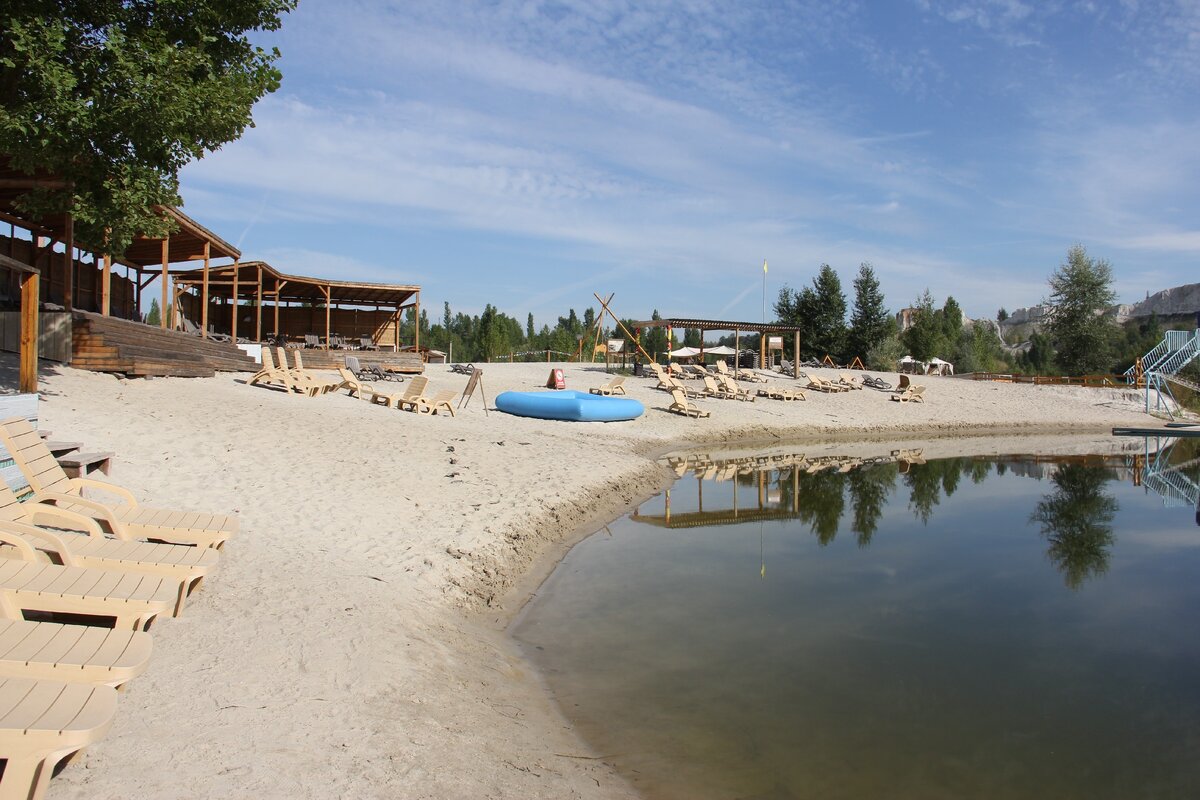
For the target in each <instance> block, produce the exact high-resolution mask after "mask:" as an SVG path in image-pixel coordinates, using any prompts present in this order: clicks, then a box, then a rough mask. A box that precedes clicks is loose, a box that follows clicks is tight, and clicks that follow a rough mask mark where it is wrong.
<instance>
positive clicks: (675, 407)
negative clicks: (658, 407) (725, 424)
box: [667, 386, 708, 417]
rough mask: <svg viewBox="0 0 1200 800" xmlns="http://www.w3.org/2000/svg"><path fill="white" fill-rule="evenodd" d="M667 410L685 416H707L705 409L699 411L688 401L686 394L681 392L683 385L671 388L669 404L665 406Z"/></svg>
mask: <svg viewBox="0 0 1200 800" xmlns="http://www.w3.org/2000/svg"><path fill="white" fill-rule="evenodd" d="M667 410H668V411H673V412H675V413H676V414H683V415H684V416H685V417H707V416H708V412H707V411H701V410H700V409H698V408H696V407H695V406H694V405H692V404H691V403H689V402H688V399H687V395H685V394H684V393H683V387H681V386H676V387H672V389H671V405H670V406H668V407H667Z"/></svg>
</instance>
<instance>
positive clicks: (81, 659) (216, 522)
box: [0, 418, 237, 799]
mask: <svg viewBox="0 0 1200 800" xmlns="http://www.w3.org/2000/svg"><path fill="white" fill-rule="evenodd" d="M0 446H2V447H3V449H5V450H7V453H3V452H0V472H3V473H4V474H5V475H6V476H7V477H6V478H5V480H2V481H0V556H3V557H0V758H3V759H5V766H4V772H3V776H2V777H0V797H6V798H7V797H20V798H35V799H36V798H40V797H42V796H43V795H44V793H45V791H46V786H47V784H48V783H49V781H50V776H51V775H52V774H53V772H54V769H55V767H56V766H57V765H58V764H59V763H60V762H62V761H63V760H64V759H67V758H70V757H71V756H73V755H74V754H75V753H77V752H78V751H79V750H81V749H82V748H84V747H86V746H88V745H90V744H92V743H94V742H96V741H97V740H99V739H100V738H101V737H102V736H103V735H104V734H105V732H107V731H108V728H109V726H110V725H111V724H112V719H113V714H114V713H115V712H116V706H117V691H116V690H117V689H118V688H119V687H121V686H123V685H124V684H125V683H127V682H128V681H130V680H132V679H133V678H135V677H137V676H138V675H140V674H141V673H142V672H143V671H144V670H145V669H146V665H147V664H148V663H149V659H150V650H151V641H150V634H148V633H146V632H145V631H146V630H147V629H148V628H149V627H150V624H151V623H152V622H153V621H154V620H155V619H157V618H158V617H159V616H162V615H170V616H179V615H180V614H181V613H182V611H183V607H184V604H185V602H186V600H187V597H188V595H189V594H190V593H191V592H192V591H193V590H194V589H195V588H196V587H197V586H199V585H200V583H201V582H202V581H203V580H204V578H205V577H206V576H207V575H208V573H209V572H210V571H211V570H212V569H213V568H214V567H216V565H217V561H218V552H217V551H218V550H219V549H220V548H221V547H222V546H223V545H224V544H225V542H226V541H227V540H228V539H229V538H230V537H231V536H233V535H234V533H236V532H237V520H236V519H235V518H233V517H230V516H226V515H222V514H203V513H197V512H185V511H171V510H163V509H157V508H148V507H146V506H143V505H141V504H139V503H138V502H137V500H136V499H135V498H134V496H133V494H132V493H131V492H129V490H128V489H125V488H123V487H120V486H116V485H113V484H109V483H102V482H100V481H95V480H92V479H90V478H83V477H75V478H72V477H68V476H67V475H66V473H64V472H63V470H62V467H61V466H60V465H59V464H58V462H57V461H56V460H55V458H54V455H53V453H52V452H51V451H50V449H49V448H48V447H47V446H46V443H45V442H44V441H43V440H42V438H41V437H40V436H39V435H38V432H37V430H36V429H34V427H33V426H32V425H31V424H30V423H29V422H28V421H26V420H25V419H22V418H13V419H8V420H5V421H3V422H0ZM6 459H7V463H4V462H5V460H6ZM85 489H87V490H91V491H92V493H93V495H94V494H95V493H96V492H103V493H107V494H108V495H110V496H111V495H115V496H117V497H119V498H121V502H119V503H111V504H110V503H107V502H101V501H100V500H98V499H96V497H95V496H89V497H84V494H83V492H84V490H85ZM43 525H44V526H47V527H41V526H43ZM63 615H70V616H69V617H64V618H65V619H66V620H67V621H69V622H70V624H62V622H59V621H56V620H54V617H56V616H63ZM93 619H94V621H95V623H96V626H95V627H93V626H91V625H88V624H86V622H87V621H89V620H93ZM81 620H82V621H83V622H81Z"/></svg>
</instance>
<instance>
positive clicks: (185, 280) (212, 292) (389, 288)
mask: <svg viewBox="0 0 1200 800" xmlns="http://www.w3.org/2000/svg"><path fill="white" fill-rule="evenodd" d="M172 277H173V278H174V279H175V286H176V293H177V294H178V292H179V291H181V290H183V289H191V290H192V291H197V292H199V294H200V298H201V304H202V308H204V309H205V312H204V313H205V320H206V321H207V308H208V301H209V298H213V297H216V298H220V299H222V300H224V301H227V302H230V303H234V304H235V307H236V303H237V301H239V300H242V299H247V298H251V299H253V300H254V305H255V309H256V313H255V330H254V336H255V339H257V340H258V341H262V304H263V300H264V298H269V299H271V300H273V301H274V306H275V311H274V313H275V321H274V322H275V324H274V330H275V331H276V332H279V330H280V327H279V321H280V320H279V308H280V306H281V305H282V304H284V303H288V304H305V305H317V304H320V305H323V306H324V307H325V337H326V341H328V340H329V335H330V333H331V325H330V311H331V309H332V308H334V307H335V306H341V305H345V306H354V307H360V308H361V307H368V308H370V307H373V308H374V309H376V310H382V309H385V308H386V309H389V310H391V311H392V321H393V322H394V323H396V324H395V337H396V342H395V343H396V349H397V350H399V349H400V326H399V318H400V314H401V312H402V311H404V310H405V309H407V308H413V309H415V314H416V315H417V317H418V318H419V317H420V313H421V305H420V302H421V301H420V294H421V287H419V286H408V285H401V284H387V283H364V282H360V281H335V280H328V279H325V278H311V277H305V276H303V275H289V274H286V273H284V272H280V271H279V270H277V269H275V268H274V267H272V266H271V265H270V264H268V263H266V262H265V261H246V262H237V261H235V262H234V263H233V264H230V265H226V266H221V267H213V268H210V269H208V270H190V271H185V272H174V273H172ZM176 308H178V303H176ZM237 321H238V314H236V313H234V314H232V315H231V325H230V328H231V330H230V335H232V336H233V338H234V339H235V340H236V339H237V335H238V331H237ZM416 328H417V331H416V340H415V342H414V347H415V348H416V349H417V350H418V351H419V350H420V346H421V339H420V336H421V333H420V325H417V326H416Z"/></svg>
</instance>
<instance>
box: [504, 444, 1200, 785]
mask: <svg viewBox="0 0 1200 800" xmlns="http://www.w3.org/2000/svg"><path fill="white" fill-rule="evenodd" d="M906 455H907V456H908V457H906V458H899V457H898V456H897V455H896V454H895V453H893V454H890V455H887V456H883V457H879V458H862V457H855V458H849V457H840V458H839V457H834V456H822V457H820V458H813V457H806V456H805V455H804V454H802V453H789V454H787V455H785V456H778V455H776V456H770V457H754V456H747V457H743V458H740V459H716V458H711V457H692V458H689V459H684V460H678V461H676V462H674V466H676V469H677V471H678V472H679V474H680V475H681V480H680V481H679V482H678V483H676V484H675V486H674V487H673V488H672V489H671V490H670V492H669V493H668V495H667V496H662V497H659V498H656V499H654V500H650V501H647V502H646V503H645V504H643V508H641V509H639V510H638V512H637V513H636V514H634V515H632V517H631V520H620V521H618V522H615V523H613V525H612V526H611V529H612V535H611V536H604V537H591V538H590V539H588V540H586V541H585V542H583V543H582V544H581V545H579V546H578V547H577V548H576V549H574V550H573V551H572V552H571V554H570V555H568V557H567V559H565V560H564V561H563V563H562V565H561V566H560V567H559V568H558V570H556V572H555V573H554V575H553V576H552V577H551V579H550V580H548V581H547V583H546V585H545V586H544V587H543V588H542V590H540V591H539V593H538V596H537V597H536V598H535V599H534V600H533V601H532V602H531V603H530V607H529V608H528V610H527V612H526V617H525V618H524V620H523V621H522V622H521V623H520V625H519V626H518V629H517V631H516V635H517V636H518V638H519V639H520V640H522V641H523V642H525V643H526V644H527V645H529V647H530V649H529V650H528V651H527V652H530V653H531V654H532V655H533V657H534V659H535V660H536V661H537V662H538V664H539V666H540V667H541V668H542V670H543V674H544V675H545V677H546V680H547V681H548V683H549V685H550V686H551V687H552V689H553V690H554V692H555V694H556V696H557V697H559V698H560V699H561V700H562V703H563V709H564V711H565V712H566V713H567V714H568V716H569V717H570V718H571V720H572V722H573V723H574V724H575V725H576V726H577V729H578V730H579V731H580V732H581V733H582V735H584V736H585V738H587V739H588V740H589V742H590V743H591V744H592V745H593V746H594V747H595V748H596V752H597V753H602V754H605V755H606V756H610V757H611V758H612V760H613V761H614V762H615V763H616V764H617V765H618V768H619V769H620V770H621V771H622V773H623V774H624V775H626V776H627V777H629V779H630V780H631V781H632V782H634V784H635V785H636V786H637V788H638V789H639V790H641V791H643V792H644V794H645V796H646V797H648V798H683V797H687V798H732V797H797V798H811V800H817V798H820V800H860V799H861V798H876V797H888V798H891V799H892V800H925V799H926V798H935V797H936V798H951V797H955V798H957V797H971V798H978V799H980V800H1023V799H1024V798H1042V797H1055V798H1066V799H1068V800H1083V799H1084V798H1087V800H1125V798H1129V797H1171V798H1173V797H1200V762H1197V761H1196V759H1195V758H1194V755H1195V744H1196V741H1197V736H1196V731H1198V730H1200V684H1197V682H1196V681H1195V679H1194V676H1195V675H1196V674H1197V672H1198V671H1200V641H1198V640H1196V638H1195V637H1194V636H1192V635H1190V634H1188V633H1187V631H1189V630H1191V628H1192V624H1193V621H1194V619H1195V615H1196V614H1197V613H1198V612H1200V582H1197V581H1196V580H1195V579H1194V576H1195V575H1196V574H1197V573H1198V572H1200V536H1197V535H1196V533H1195V530H1194V529H1193V528H1192V527H1191V519H1190V517H1191V513H1190V512H1189V514H1188V519H1187V520H1186V527H1183V526H1181V524H1180V519H1179V515H1178V514H1177V513H1172V512H1171V511H1169V510H1168V511H1164V510H1163V509H1161V508H1159V507H1158V504H1157V503H1156V502H1154V501H1155V499H1156V498H1155V496H1154V495H1153V494H1151V491H1157V490H1155V489H1154V486H1153V485H1152V484H1154V483H1155V480H1156V478H1155V477H1154V476H1155V475H1160V476H1161V475H1164V474H1167V475H1170V474H1173V473H1174V472H1178V473H1180V474H1182V475H1184V476H1186V477H1187V479H1188V480H1189V481H1191V482H1193V483H1197V473H1198V472H1200V462H1197V463H1196V464H1189V462H1188V459H1187V458H1185V457H1184V456H1186V455H1188V454H1186V453H1181V452H1177V453H1176V454H1175V456H1174V457H1168V456H1170V454H1167V455H1166V456H1164V457H1163V459H1162V460H1161V463H1159V465H1158V467H1157V468H1156V469H1153V470H1151V469H1150V468H1149V466H1150V464H1149V461H1148V460H1147V457H1146V456H1142V455H1141V454H1138V455H1137V456H1136V457H1135V456H1134V455H1133V454H1130V455H1120V456H1076V457H1068V458H1060V459H1050V458H1044V457H1039V456H1035V455H1016V456H1008V457H1004V458H974V457H967V458H956V459H942V460H933V461H929V462H928V463H924V461H923V458H922V455H921V454H920V453H919V452H915V451H910V452H909V453H907V454H906ZM1150 455H1151V456H1153V455H1155V454H1153V453H1152V454H1150ZM1171 480H1172V481H1173V483H1172V485H1173V486H1177V487H1186V482H1184V481H1176V480H1174V479H1171ZM1143 488H1144V489H1145V491H1143V490H1142V489H1143ZM1185 499H1186V498H1185ZM746 523H750V524H746ZM651 526H653V527H651ZM768 562H769V563H768ZM764 577H765V578H766V579H765V580H763V579H762V578H764ZM1064 584H1065V587H1069V588H1065V587H1064ZM1130 687H1136V691H1131V690H1130Z"/></svg>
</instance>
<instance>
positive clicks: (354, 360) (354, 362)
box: [346, 356, 362, 375]
mask: <svg viewBox="0 0 1200 800" xmlns="http://www.w3.org/2000/svg"><path fill="white" fill-rule="evenodd" d="M346 369H348V370H350V371H351V372H353V373H354V374H355V375H357V374H358V373H360V372H362V364H360V363H358V356H346Z"/></svg>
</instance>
